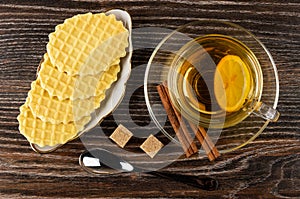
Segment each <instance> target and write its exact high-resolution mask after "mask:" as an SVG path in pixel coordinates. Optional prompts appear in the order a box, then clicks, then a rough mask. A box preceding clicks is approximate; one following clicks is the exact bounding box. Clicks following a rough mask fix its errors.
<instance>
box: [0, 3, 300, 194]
mask: <svg viewBox="0 0 300 199" xmlns="http://www.w3.org/2000/svg"><path fill="white" fill-rule="evenodd" d="M111 8H122V9H125V10H127V11H128V12H129V13H130V14H131V16H132V20H133V28H141V27H149V26H151V27H167V28H172V29H174V28H175V27H176V26H178V25H182V24H185V23H187V22H190V21H193V20H196V19H198V18H215V19H225V20H230V21H233V22H235V23H237V24H240V25H242V26H243V27H245V28H247V29H249V30H250V31H251V32H252V33H253V34H255V35H256V36H257V37H258V38H259V39H260V40H261V41H262V42H263V43H264V44H265V45H266V47H267V48H268V49H269V50H270V52H271V54H272V55H273V57H274V60H275V63H276V65H277V69H278V72H279V78H280V98H279V104H278V110H279V111H280V112H281V116H280V120H279V121H278V122H277V123H272V124H270V125H269V126H268V127H267V129H266V130H265V131H264V132H263V133H262V134H261V135H260V136H259V137H258V138H257V139H256V140H255V141H253V142H252V143H251V144H249V145H247V146H246V147H244V148H242V149H240V150H237V151H234V152H232V153H228V154H225V155H222V157H220V158H219V159H218V160H217V161H216V162H214V163H211V162H209V161H208V160H207V159H206V158H202V159H200V160H186V161H180V162H176V163H174V164H172V165H170V166H168V167H166V168H164V169H163V170H165V171H172V172H178V173H181V174H187V175H195V176H198V175H209V176H212V177H214V178H216V179H218V181H219V183H220V187H219V189H218V190H217V191H203V190H198V189H196V188H194V187H191V186H187V185H184V184H181V183H178V182H175V181H170V180H165V179H161V178H159V177H155V176H152V175H150V174H146V173H140V174H131V173H128V174H116V175H101V176H93V175H91V174H88V173H86V172H85V171H83V170H82V169H81V168H80V167H79V165H78V156H79V155H80V153H81V152H82V151H83V150H84V146H83V144H82V142H81V141H80V139H77V140H74V141H72V142H70V143H68V144H66V145H65V146H63V147H62V148H60V149H58V150H57V151H55V152H53V153H49V154H43V155H40V154H37V153H35V152H33V151H32V150H31V148H30V147H29V144H28V142H27V140H26V139H25V138H24V137H23V136H22V135H20V133H19V131H18V122H17V119H16V117H17V115H18V114H19V109H18V108H19V106H20V105H21V104H23V103H24V101H25V98H26V96H27V92H28V90H29V89H30V83H31V81H33V80H34V79H35V73H36V68H37V65H38V64H39V62H40V59H41V57H42V55H43V53H44V52H45V46H46V44H47V41H48V34H49V33H50V32H52V31H54V27H55V25H57V24H59V23H62V22H63V20H64V19H65V18H68V17H71V16H73V15H75V14H78V13H85V12H103V11H106V10H108V9H111ZM299 9H300V3H299V1H294V0H288V1H279V0H266V1H251V2H250V1H249V2H248V1H187V0H182V1H175V0H167V1H145V0H130V1H105V0H103V1H95V2H94V1H90V0H78V1H54V0H51V1H35V0H27V1H9V0H2V1H1V2H0V67H1V71H0V81H1V85H0V99H1V100H0V127H1V129H0V148H1V150H0V151H1V153H0V197H1V198H44V197H49V198H76V197H82V198H99V197H149V198H153V197H195V198H196V197H200V198H201V197H202V198H293V197H294V198H299V197H300V188H299V187H300V172H299V167H300V134H299V132H300V117H299V115H300V111H299V108H300V100H299V99H300V89H299V87H300V70H299V65H300V56H299V54H300V12H299ZM152 50H153V49H152ZM150 55H151V49H150V50H149V49H148V50H144V51H143V50H140V51H137V52H134V55H133V58H132V65H133V67H135V66H138V65H141V64H145V63H147V60H148V59H149V57H150ZM141 95H142V92H141V94H140V96H139V97H142V96H141ZM111 122H112V118H108V119H106V121H105V123H104V126H106V127H105V128H108V129H111V128H112V126H111V125H112V123H111ZM124 122H126V118H124ZM110 124H111V125H110Z"/></svg>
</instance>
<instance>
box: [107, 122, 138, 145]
mask: <svg viewBox="0 0 300 199" xmlns="http://www.w3.org/2000/svg"><path fill="white" fill-rule="evenodd" d="M132 135H133V134H132V133H131V132H130V131H129V130H128V129H127V128H126V127H125V126H123V125H122V124H120V125H119V126H118V127H117V128H116V129H115V131H114V132H113V133H112V134H111V135H110V136H109V138H110V139H112V140H113V141H114V142H115V143H117V144H118V145H119V146H120V147H121V148H124V146H125V145H126V143H127V142H128V141H129V140H130V138H131V137H132Z"/></svg>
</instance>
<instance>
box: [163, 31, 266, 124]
mask: <svg viewBox="0 0 300 199" xmlns="http://www.w3.org/2000/svg"><path fill="white" fill-rule="evenodd" d="M226 55H237V56H239V57H240V58H241V59H242V60H243V62H244V63H245V64H246V66H247V68H248V70H249V71H250V79H251V81H250V84H251V86H250V88H251V89H250V92H249V95H248V96H247V99H246V100H245V102H244V105H243V107H242V108H241V109H240V110H237V111H235V112H231V113H228V112H226V111H225V110H222V109H221V108H220V107H219V105H218V103H217V101H216V98H215V94H214V74H215V70H216V66H217V64H218V63H219V61H220V60H221V59H222V58H223V57H224V56H226ZM171 67H172V68H171V70H170V72H169V74H168V87H169V88H170V89H171V100H172V102H173V104H174V105H175V107H176V109H178V110H179V111H180V112H181V114H182V115H183V116H184V117H185V118H186V119H188V120H190V121H191V122H193V123H195V124H199V125H200V126H204V127H210V128H224V127H229V126H233V125H235V124H237V123H239V122H241V121H242V120H243V119H245V118H246V117H247V116H248V113H247V112H246V109H247V106H248V105H250V104H251V103H253V101H255V100H259V99H257V96H261V93H260V92H261V90H262V89H261V88H262V72H261V68H260V65H259V62H258V60H257V59H256V57H255V56H254V54H253V52H252V51H251V50H250V49H249V48H248V47H247V46H246V45H244V44H243V43H241V42H240V41H238V40H236V39H233V38H231V37H228V36H224V35H207V36H203V37H198V38H196V39H194V40H193V41H191V42H189V43H187V44H186V45H184V46H183V47H182V48H181V49H180V50H179V51H178V52H177V55H176V57H175V58H174V59H173V62H172V64H171Z"/></svg>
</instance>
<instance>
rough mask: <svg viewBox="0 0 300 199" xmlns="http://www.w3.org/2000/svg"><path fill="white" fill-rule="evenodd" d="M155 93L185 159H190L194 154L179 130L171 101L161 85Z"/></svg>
mask: <svg viewBox="0 0 300 199" xmlns="http://www.w3.org/2000/svg"><path fill="white" fill-rule="evenodd" d="M157 91H158V94H159V96H160V99H161V102H162V104H163V106H164V108H165V110H166V112H167V115H168V118H169V121H170V123H171V125H172V127H173V129H174V131H175V133H176V136H177V137H178V140H179V142H180V143H181V147H182V149H183V151H184V152H185V154H186V156H187V157H190V156H191V155H192V154H193V153H194V152H193V150H192V148H191V147H189V144H188V142H187V140H186V137H185V134H184V132H183V129H182V128H180V122H179V120H178V118H177V115H176V113H175V111H174V109H173V107H172V105H171V101H170V99H169V96H168V93H167V91H166V90H165V87H164V86H163V85H158V86H157Z"/></svg>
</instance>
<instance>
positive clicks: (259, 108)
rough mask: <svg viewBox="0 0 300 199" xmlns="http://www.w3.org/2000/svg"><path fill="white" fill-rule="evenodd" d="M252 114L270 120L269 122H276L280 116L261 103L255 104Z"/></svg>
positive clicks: (274, 110)
mask: <svg viewBox="0 0 300 199" xmlns="http://www.w3.org/2000/svg"><path fill="white" fill-rule="evenodd" d="M253 113H254V114H256V115H258V116H260V117H262V118H264V119H266V120H270V121H271V122H276V121H277V120H278V118H279V115H280V113H279V112H278V111H277V110H276V109H274V108H272V107H270V106H268V105H266V104H264V103H262V102H258V103H257V105H256V107H255V109H254V111H253Z"/></svg>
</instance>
